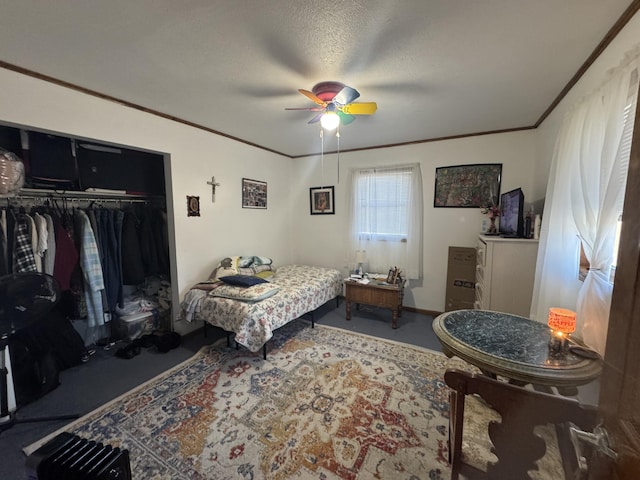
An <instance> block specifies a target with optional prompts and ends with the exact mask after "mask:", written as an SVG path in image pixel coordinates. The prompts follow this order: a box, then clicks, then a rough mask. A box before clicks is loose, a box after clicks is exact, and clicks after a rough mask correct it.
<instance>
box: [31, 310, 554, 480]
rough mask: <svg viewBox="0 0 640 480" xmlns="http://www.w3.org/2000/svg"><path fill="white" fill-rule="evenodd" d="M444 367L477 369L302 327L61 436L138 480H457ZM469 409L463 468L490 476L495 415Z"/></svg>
mask: <svg viewBox="0 0 640 480" xmlns="http://www.w3.org/2000/svg"><path fill="white" fill-rule="evenodd" d="M447 368H460V369H467V370H469V369H470V367H469V366H468V365H467V364H466V363H464V362H462V361H459V360H456V359H447V357H445V356H444V355H442V354H440V353H439V352H433V351H430V350H426V349H421V348H419V347H413V346H410V345H405V344H398V343H394V342H389V341H384V340H380V339H377V338H373V337H369V336H365V335H359V334H354V333H351V332H347V331H345V330H340V329H335V328H331V327H324V326H316V328H315V329H311V328H310V327H309V324H308V322H305V321H296V322H291V323H290V324H288V325H286V326H284V327H282V328H280V329H279V330H277V331H276V334H275V336H274V338H273V340H272V342H271V343H270V348H269V352H268V358H267V360H266V361H265V360H263V359H262V356H261V354H260V353H251V352H249V351H247V350H245V349H240V350H236V349H233V348H226V347H225V346H221V345H215V346H210V347H205V348H203V349H202V350H201V351H200V352H199V353H198V354H196V355H194V357H192V358H191V359H189V360H188V361H186V362H185V363H183V364H181V365H179V366H177V367H175V368H174V369H172V370H171V371H169V372H166V373H165V374H162V375H160V376H158V377H156V378H154V379H153V380H151V381H150V382H147V383H146V384H144V385H142V386H140V387H138V388H136V389H135V390H133V391H131V392H128V393H127V394H125V395H123V396H122V397H120V398H118V399H116V400H114V401H113V402H111V403H109V404H107V405H105V406H103V407H101V408H99V409H98V410H96V411H94V412H92V413H90V414H88V415H86V416H85V417H83V418H81V419H79V420H78V421H76V422H74V423H73V424H71V425H70V426H67V427H65V428H64V429H63V430H64V431H69V432H72V433H75V434H77V435H79V436H81V437H84V438H87V439H91V440H96V441H99V442H102V443H104V444H108V445H111V446H113V447H116V446H119V447H121V448H126V449H128V450H129V452H130V455H131V467H132V470H133V478H140V479H142V478H144V479H163V480H169V479H174V480H175V479H190V480H193V479H290V478H298V479H306V478H319V479H326V480H330V479H389V478H393V479H394V480H396V479H397V480H400V479H407V480H409V479H412V480H415V479H430V480H440V479H448V478H449V477H450V469H449V466H448V462H447V453H448V450H447V438H448V417H449V401H448V395H449V393H448V388H447V386H446V385H445V384H444V381H443V374H444V371H445V370H446V369H447ZM467 410H468V411H469V412H470V415H473V419H469V424H468V425H469V427H467V422H465V428H466V431H465V435H466V439H465V442H464V446H463V451H465V461H466V462H468V463H471V464H474V465H476V466H477V467H479V468H481V469H484V468H486V461H487V460H491V459H492V458H491V454H490V452H489V449H490V444H489V443H488V439H487V438H485V437H486V433H485V432H486V425H487V422H488V421H489V420H490V418H491V417H490V414H489V413H488V412H489V410H488V409H487V408H486V407H485V406H484V405H483V404H482V403H480V402H477V401H475V402H471V403H470V405H469V408H468V409H467ZM53 436H55V433H54V434H53V435H50V436H49V437H47V438H52V437H53ZM46 440H47V439H43V440H41V441H40V442H38V443H37V444H34V445H32V446H30V447H27V449H26V450H25V451H26V452H27V453H29V452H32V451H34V450H35V449H36V448H37V447H38V446H39V445H42V444H43V443H44V442H45V441H46ZM552 462H557V459H556V460H552ZM556 464H557V463H556ZM552 465H553V463H552ZM546 475H547V474H546V473H545V474H544V476H542V477H540V478H559V477H553V476H549V477H547V476H546ZM549 475H551V474H549Z"/></svg>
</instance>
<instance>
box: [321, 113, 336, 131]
mask: <svg viewBox="0 0 640 480" xmlns="http://www.w3.org/2000/svg"><path fill="white" fill-rule="evenodd" d="M339 124H340V117H339V116H338V114H337V113H336V112H325V113H323V114H322V117H320V125H322V128H324V129H325V130H335V129H336V128H338V125H339Z"/></svg>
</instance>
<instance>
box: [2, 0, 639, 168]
mask: <svg viewBox="0 0 640 480" xmlns="http://www.w3.org/2000/svg"><path fill="white" fill-rule="evenodd" d="M632 3H637V2H632V1H631V0H607V1H602V0H562V1H558V0H536V1H531V0H483V1H479V0H455V1H451V0H415V1H411V0H404V1H402V0H381V1H377V0H360V1H333V2H319V1H312V0H296V1H293V0H288V1H287V0H224V1H220V0H218V1H215V0H184V1H175V0H135V1H131V0H110V1H102V2H99V1H86V0H56V1H52V2H43V1H41V0H11V1H10V0H0V5H1V7H0V12H2V13H1V15H2V20H3V21H2V23H3V25H2V28H0V61H2V62H5V64H9V65H10V66H11V67H10V68H13V66H15V67H17V68H18V69H24V70H28V71H30V72H35V73H36V74H39V75H41V76H46V77H51V78H54V79H56V80H58V81H61V82H68V83H70V84H73V85H76V86H78V87H81V88H83V89H88V90H91V91H95V92H99V93H100V94H103V95H106V96H109V97H114V98H117V99H119V100H122V101H124V102H128V103H130V104H133V105H136V106H139V107H144V108H146V109H149V110H152V111H154V112H158V113H161V114H163V115H167V116H171V117H176V118H178V119H181V120H184V121H186V122H189V123H192V124H197V125H200V126H202V127H204V128H206V129H210V130H214V131H216V132H219V133H221V134H223V135H227V136H230V137H234V138H237V139H240V140H242V141H245V142H249V143H252V144H255V145H258V146H260V147H262V148H266V149H269V150H273V151H276V152H279V153H282V154H284V155H288V156H294V157H295V156H303V155H308V154H312V153H316V152H319V151H320V148H321V147H320V136H319V126H318V124H315V125H308V124H307V121H308V120H310V119H311V118H312V117H313V115H314V113H313V112H308V111H285V110H284V107H306V106H311V102H310V101H309V100H307V99H306V98H305V97H304V96H302V95H300V94H299V93H298V92H297V89H299V88H303V89H307V90H311V88H312V87H313V85H315V84H316V83H318V82H320V81H325V80H336V81H340V82H342V83H345V84H347V85H349V86H352V87H354V88H356V89H357V90H358V91H359V92H360V94H361V96H360V98H359V100H360V101H363V102H367V101H374V102H377V104H378V111H377V112H376V114H375V115H373V116H370V117H359V118H358V119H357V120H356V121H355V122H353V123H352V124H350V125H347V126H344V127H343V128H341V132H340V133H341V135H340V148H341V149H342V150H350V149H357V148H371V147H376V146H382V145H389V144H398V143H405V142H418V141H423V140H429V139H434V138H443V137H450V136H458V135H466V134H474V133H479V132H487V131H496V130H504V129H513V128H522V127H531V126H533V125H535V124H536V122H537V121H538V120H539V119H540V118H541V116H542V115H543V114H544V112H545V111H546V110H547V109H548V108H549V106H550V105H552V104H553V102H554V100H555V99H556V98H557V97H558V95H559V94H560V93H561V92H562V90H563V88H564V87H565V86H566V85H567V84H568V83H569V82H570V81H571V79H572V78H573V77H574V75H575V74H576V72H577V71H578V70H579V69H580V67H581V66H582V65H583V64H584V62H585V61H586V60H587V59H588V58H589V56H590V55H591V54H592V52H593V51H594V50H595V49H596V47H597V46H598V44H599V43H600V42H601V41H602V40H603V38H605V36H606V35H607V33H608V32H609V30H610V29H611V28H612V27H613V26H614V24H615V23H616V21H617V20H618V19H619V18H620V17H621V15H622V14H623V13H624V12H625V9H626V8H627V7H629V5H631V4H632ZM335 148H336V145H335V139H334V138H333V137H331V138H327V137H325V150H326V151H328V150H334V149H335Z"/></svg>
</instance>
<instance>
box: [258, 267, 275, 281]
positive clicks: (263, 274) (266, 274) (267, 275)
mask: <svg viewBox="0 0 640 480" xmlns="http://www.w3.org/2000/svg"><path fill="white" fill-rule="evenodd" d="M275 274H276V272H274V271H273V270H271V269H269V270H263V271H261V272H258V273H256V275H255V276H256V277H260V278H264V279H265V280H266V281H267V282H270V281H271V277H273V276H274V275H275Z"/></svg>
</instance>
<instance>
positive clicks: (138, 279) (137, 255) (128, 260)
mask: <svg viewBox="0 0 640 480" xmlns="http://www.w3.org/2000/svg"><path fill="white" fill-rule="evenodd" d="M122 281H123V282H124V284H125V285H140V284H141V283H143V282H144V265H143V264H142V253H141V251H140V234H139V222H138V217H137V215H136V213H135V212H134V210H133V209H131V208H130V209H128V210H126V211H125V212H124V220H123V223H122Z"/></svg>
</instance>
